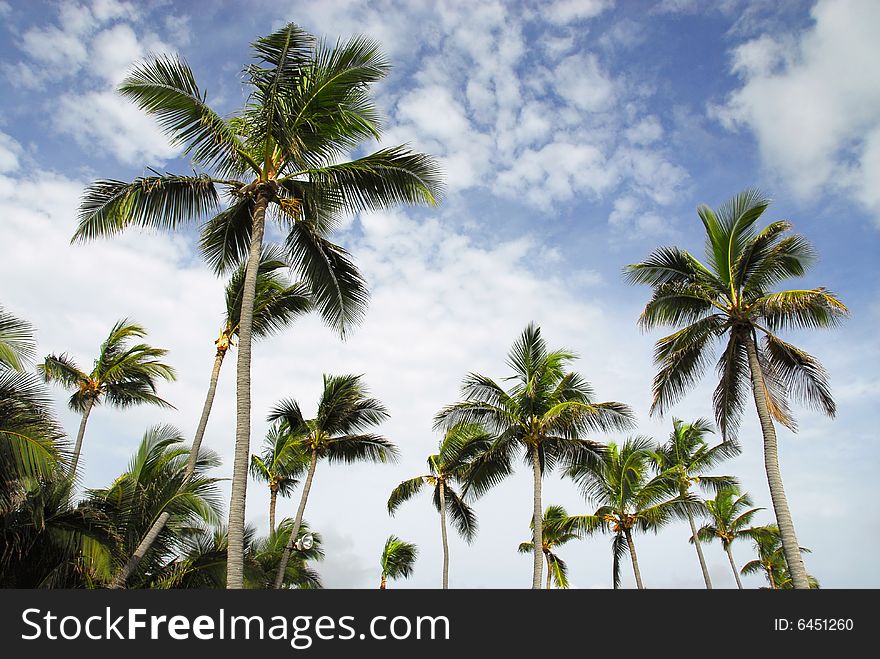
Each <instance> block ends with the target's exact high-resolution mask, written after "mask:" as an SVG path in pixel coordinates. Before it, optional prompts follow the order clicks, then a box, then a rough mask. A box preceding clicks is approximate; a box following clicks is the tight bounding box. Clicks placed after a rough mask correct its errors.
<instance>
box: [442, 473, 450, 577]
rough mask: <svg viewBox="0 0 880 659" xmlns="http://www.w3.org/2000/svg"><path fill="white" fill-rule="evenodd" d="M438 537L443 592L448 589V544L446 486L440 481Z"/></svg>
mask: <svg viewBox="0 0 880 659" xmlns="http://www.w3.org/2000/svg"><path fill="white" fill-rule="evenodd" d="M440 537H441V538H442V539H443V590H446V589H447V588H449V542H448V541H447V538H446V484H445V483H444V482H443V481H440Z"/></svg>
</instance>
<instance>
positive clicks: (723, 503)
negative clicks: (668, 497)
mask: <svg viewBox="0 0 880 659" xmlns="http://www.w3.org/2000/svg"><path fill="white" fill-rule="evenodd" d="M703 503H704V505H705V506H706V510H708V511H709V515H710V516H711V517H712V521H711V522H709V523H708V524H704V525H703V526H702V527H701V528H700V530H699V531H697V532H696V533H694V535H693V536H691V542H699V541H700V540H702V541H703V542H711V541H712V540H714V539H715V538H718V539H719V540H721V547H722V548H723V549H724V553H725V554H727V560H728V561H730V568H731V569H732V570H733V576H734V578H735V579H736V586H737V588H740V589H742V587H743V585H742V581H740V578H739V570H737V569H736V561H734V560H733V548H732V547H731V545H732V544H733V541H734V540H736V539H738V538H752V539H754V538H755V533H756V532H755V529H753V528H752V526H751V524H752V518H754V516H755V515H756V514H757V513H758V511H760V510H764V509H763V508H750V506H751V505H752V499H751V497H749V495H748V494H740V493H739V490H737V489H736V488H735V487H724V488H721V489H720V490H718V493H717V494H716V495H715V498H714V499H709V500H708V501H704V502H703Z"/></svg>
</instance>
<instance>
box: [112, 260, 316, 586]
mask: <svg viewBox="0 0 880 659" xmlns="http://www.w3.org/2000/svg"><path fill="white" fill-rule="evenodd" d="M281 256H282V255H281V252H280V250H279V249H278V248H277V247H276V246H273V245H270V246H267V247H265V248H264V249H263V252H262V253H261V254H260V265H259V267H258V269H257V286H256V294H255V296H254V315H253V327H252V337H253V338H254V339H262V338H265V337H268V336H271V335H272V334H274V333H275V332H278V331H280V330H282V329H283V328H284V327H286V326H288V325H289V324H290V323H292V322H293V320H294V319H295V318H297V317H298V316H300V315H301V314H304V313H306V312H307V311H309V310H310V309H311V308H312V302H311V299H310V297H309V294H308V289H307V288H306V286H305V285H304V284H302V283H297V284H290V283H289V282H288V281H287V280H286V278H285V277H284V276H283V275H282V274H281V272H280V271H281V270H284V269H286V268H287V267H288V266H287V263H285V262H284V260H283V259H282V258H281ZM245 271H246V267H245V266H244V265H242V266H240V267H239V268H238V269H237V270H236V271H235V273H233V275H232V277H230V279H229V282H228V283H227V284H226V296H225V298H226V314H225V318H224V321H223V328H222V329H221V330H220V336H219V337H218V338H217V340H216V341H215V342H214V343H215V344H216V345H217V351H216V354H215V356H214V368H213V370H212V371H211V380H210V382H209V384H208V393H207V395H206V397H205V404H204V405H203V406H202V415H201V417H200V418H199V423H198V426H197V427H196V434H195V437H194V438H193V443H192V446H191V447H190V454H189V460H188V461H187V464H186V472H185V474H184V475H185V480H188V479H189V478H191V477H192V475H193V473H194V471H195V466H196V461H197V459H198V456H199V451H200V450H201V446H202V439H203V438H204V436H205V430H206V429H207V427H208V418H209V417H210V415H211V408H212V407H213V405H214V394H215V392H216V391H217V381H218V380H219V378H220V367H221V366H222V365H223V359H224V357H225V356H226V353H227V351H228V350H229V348H230V347H232V346H233V345H234V343H233V339H234V338H235V337H236V336H238V331H239V328H240V326H241V299H242V294H243V290H244V277H245ZM167 522H168V514H167V513H162V514H161V515H160V516H159V517H158V519H156V521H155V523H154V524H153V526H152V527H151V528H150V530H149V531H147V534H146V535H145V536H144V538H143V540H142V541H141V543H140V544H139V545H138V547H137V549H135V551H134V553H132V555H131V556H130V558H129V560H128V561H127V562H126V563H125V565H123V566H122V568H120V570H119V572H118V573H117V574H116V576H115V578H114V580H113V584H112V586H111V587H112V588H122V587H123V586H125V582H126V580H127V579H128V577H129V575H131V573H132V571H133V570H135V569H136V568H137V566H138V563H139V562H140V561H141V560H142V559H143V557H144V555H145V554H146V553H147V552H148V551H149V550H150V547H151V546H152V544H153V542H155V540H156V537H157V535H158V534H159V533H161V531H162V529H163V527H164V526H165V524H166V523H167Z"/></svg>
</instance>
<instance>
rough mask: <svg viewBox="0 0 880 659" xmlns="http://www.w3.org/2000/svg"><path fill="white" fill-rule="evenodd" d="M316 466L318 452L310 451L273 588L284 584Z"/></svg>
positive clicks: (315, 450)
mask: <svg viewBox="0 0 880 659" xmlns="http://www.w3.org/2000/svg"><path fill="white" fill-rule="evenodd" d="M317 465H318V450H317V449H312V462H311V464H309V474H308V476H306V482H305V484H304V485H303V492H302V497H301V498H300V500H299V508H298V509H297V511H296V519H294V520H293V529H292V530H291V531H290V538H289V539H288V540H287V544H286V545H285V546H284V553H283V554H282V555H281V563H279V564H278V574H276V575H275V588H276V589H278V588H281V584H282V583H283V582H284V572H285V571H286V570H287V562H288V561H289V560H290V552H291V551H292V550H293V545H295V544H296V539H297V536H299V527H300V526H302V519H303V513H304V512H305V510H306V501H308V499H309V490H311V489H312V478H314V477H315V467H316V466H317Z"/></svg>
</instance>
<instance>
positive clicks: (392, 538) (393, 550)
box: [379, 535, 419, 590]
mask: <svg viewBox="0 0 880 659" xmlns="http://www.w3.org/2000/svg"><path fill="white" fill-rule="evenodd" d="M418 553H419V550H418V548H417V547H416V546H415V545H414V544H412V543H411V542H406V541H404V540H401V539H400V538H398V537H397V536H396V535H389V536H388V539H387V540H386V541H385V547H384V548H383V549H382V557H381V559H380V560H379V564H380V565H381V567H382V580H381V581H380V582H379V589H380V590H385V587H386V586H387V585H388V579H408V578H409V576H410V575H411V574H412V572H413V566H414V565H415V562H416V556H418Z"/></svg>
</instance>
